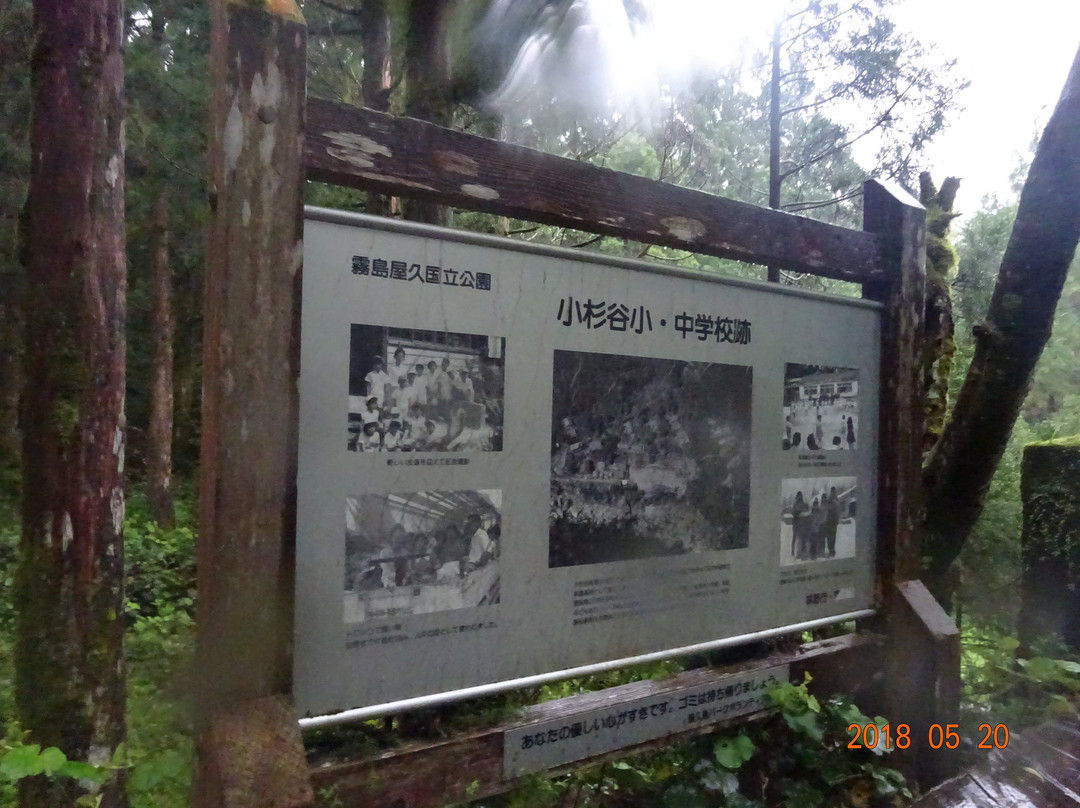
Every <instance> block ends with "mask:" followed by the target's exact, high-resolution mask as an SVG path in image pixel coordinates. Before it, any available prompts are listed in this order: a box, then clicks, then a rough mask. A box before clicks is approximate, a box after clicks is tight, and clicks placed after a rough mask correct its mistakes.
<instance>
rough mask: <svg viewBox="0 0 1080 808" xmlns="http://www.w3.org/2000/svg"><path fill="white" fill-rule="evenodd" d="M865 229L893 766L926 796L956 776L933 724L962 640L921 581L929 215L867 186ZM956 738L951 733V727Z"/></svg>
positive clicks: (953, 683)
mask: <svg viewBox="0 0 1080 808" xmlns="http://www.w3.org/2000/svg"><path fill="white" fill-rule="evenodd" d="M863 205H864V208H863V209H864V220H863V227H864V229H866V230H869V231H871V232H874V233H877V234H878V236H879V237H880V239H881V245H882V250H883V258H884V262H885V266H886V269H887V270H888V277H887V279H886V280H884V281H872V282H870V283H867V284H864V286H863V293H864V296H865V297H867V298H869V299H871V300H878V301H880V302H881V303H883V304H884V306H885V311H884V316H883V317H882V325H881V392H880V402H879V405H878V524H877V531H878V541H877V554H878V556H877V585H878V591H879V593H880V600H881V601H883V602H884V606H885V614H884V616H885V618H886V621H887V626H888V635H889V652H888V656H887V659H886V666H885V710H886V716H887V717H888V718H889V720H890V721H891V722H892V723H893V724H894V725H895V724H901V723H903V724H908V725H909V726H910V728H911V736H910V737H911V745H910V746H909V747H908V749H907V750H906V752H904V751H902V752H900V753H899V755H898V763H899V765H900V767H901V768H902V769H905V770H906V771H907V773H908V774H909V775H913V776H915V777H917V779H918V780H919V781H920V783H921V785H923V786H924V787H928V786H932V785H935V784H937V783H938V782H940V781H941V780H943V779H945V778H946V777H948V776H950V775H951V774H952V773H954V772H955V769H956V765H957V761H956V756H955V755H953V754H951V753H950V751H949V750H948V749H947V748H946V747H945V746H944V744H943V745H942V747H941V748H940V749H932V748H931V747H930V745H929V742H928V738H927V732H928V729H929V727H930V725H931V724H940V725H941V727H942V731H943V732H944V731H945V730H946V728H947V725H948V724H956V723H957V721H958V716H959V710H960V634H959V632H958V631H957V629H956V625H955V623H953V621H952V619H951V618H950V617H949V615H948V614H946V613H945V611H944V610H943V609H942V608H941V606H939V605H938V603H937V602H936V601H935V600H934V598H933V596H932V595H931V594H930V593H929V592H928V591H927V589H926V587H925V586H923V585H922V583H921V582H919V581H918V580H912V579H916V578H918V577H919V571H920V557H921V554H920V546H919V539H920V531H919V523H920V519H921V507H922V503H921V492H922V436H923V414H924V409H923V386H922V371H921V363H920V353H919V348H920V344H921V342H920V338H921V335H922V322H923V310H924V299H925V298H924V295H925V265H926V211H925V210H924V209H923V207H922V205H920V204H919V203H918V202H916V201H915V200H914V199H912V198H911V197H910V196H908V195H907V194H906V193H904V192H903V191H901V190H899V189H891V188H888V187H886V186H884V185H882V184H881V183H879V182H876V181H870V182H868V183H866V185H865V186H864V195H863ZM956 729H958V727H957V728H956Z"/></svg>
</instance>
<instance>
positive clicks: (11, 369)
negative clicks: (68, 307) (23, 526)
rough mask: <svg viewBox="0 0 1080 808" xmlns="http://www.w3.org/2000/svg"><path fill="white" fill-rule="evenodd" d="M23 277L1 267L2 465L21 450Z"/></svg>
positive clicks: (11, 462) (11, 463)
mask: <svg viewBox="0 0 1080 808" xmlns="http://www.w3.org/2000/svg"><path fill="white" fill-rule="evenodd" d="M21 300H22V277H21V275H19V274H16V273H15V271H10V272H9V271H6V270H5V269H4V268H2V267H0V469H4V468H7V467H14V466H15V465H16V464H17V462H18V458H19V454H20V452H21V445H22V438H21V437H20V435H19V398H20V395H21V393H22V386H23V378H22V361H21V358H22V333H23V319H22V303H21Z"/></svg>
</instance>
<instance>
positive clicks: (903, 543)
mask: <svg viewBox="0 0 1080 808" xmlns="http://www.w3.org/2000/svg"><path fill="white" fill-rule="evenodd" d="M863 229H864V230H868V231H870V232H873V233H876V234H878V236H879V238H880V239H881V245H882V250H883V253H884V255H883V259H884V263H885V266H886V269H887V270H888V275H887V277H886V279H885V280H882V281H871V282H869V283H866V284H864V285H863V296H864V297H866V298H868V299H870V300H877V301H879V302H881V303H883V304H884V305H885V312H884V316H883V317H882V319H881V393H880V396H879V404H878V524H877V532H878V542H877V568H878V579H877V581H878V587H879V593H881V595H882V596H883V595H884V593H886V592H888V591H889V589H890V584H892V582H893V581H904V580H908V579H910V578H918V577H919V557H920V556H919V545H918V525H919V518H920V511H919V509H920V507H921V503H920V494H921V489H922V475H921V467H922V434H923V428H922V423H923V403H922V400H923V396H922V371H921V366H920V362H919V346H920V337H921V336H922V321H923V305H924V303H923V301H924V295H925V291H924V289H925V284H926V211H925V210H924V208H923V206H922V205H920V204H919V203H918V202H917V201H915V200H914V199H913V198H911V197H910V196H909V195H908V194H906V193H904V191H902V190H900V189H899V188H889V187H886V186H885V185H883V184H882V183H880V182H877V181H876V180H870V181H869V182H867V183H866V184H865V185H864V186H863Z"/></svg>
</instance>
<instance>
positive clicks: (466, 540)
mask: <svg viewBox="0 0 1080 808" xmlns="http://www.w3.org/2000/svg"><path fill="white" fill-rule="evenodd" d="M501 538H502V491H501V490H498V489H493V490H467V491H416V492H413V493H405V494H361V495H359V496H355V497H348V498H347V499H346V501H345V612H344V616H345V622H346V623H357V622H360V621H363V620H374V619H382V618H388V617H404V616H409V615H415V614H427V613H430V612H446V611H451V610H454V609H469V608H473V607H476V606H490V605H493V604H496V603H498V602H499V544H500V541H501Z"/></svg>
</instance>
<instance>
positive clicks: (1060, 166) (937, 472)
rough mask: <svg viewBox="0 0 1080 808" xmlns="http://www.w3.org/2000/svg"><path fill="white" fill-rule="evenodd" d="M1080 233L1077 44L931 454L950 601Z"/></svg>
mask: <svg viewBox="0 0 1080 808" xmlns="http://www.w3.org/2000/svg"><path fill="white" fill-rule="evenodd" d="M1078 239H1080V52H1078V53H1077V56H1076V58H1075V60H1074V61H1073V65H1072V69H1071V70H1070V71H1069V76H1068V79H1067V80H1066V83H1065V88H1064V90H1062V93H1061V98H1060V99H1059V100H1058V104H1057V107H1056V108H1055V109H1054V113H1053V115H1052V116H1051V117H1050V121H1049V123H1048V124H1047V126H1046V131H1045V132H1043V136H1042V139H1041V140H1040V142H1039V145H1038V148H1037V149H1036V151H1035V157H1034V159H1033V160H1032V164H1031V170H1030V171H1029V173H1028V177H1027V180H1026V181H1025V183H1024V187H1023V190H1022V191H1021V194H1020V205H1019V208H1018V209H1017V214H1016V223H1015V225H1014V226H1013V231H1012V235H1011V236H1010V238H1009V244H1008V247H1007V248H1006V250H1005V255H1004V257H1003V258H1002V261H1001V268H1000V270H999V272H998V278H997V284H996V285H995V287H994V294H993V297H992V298H991V301H990V308H989V311H988V313H987V317H986V321H985V322H984V323H982V324H981V325H979V326H977V327H976V328H975V338H976V345H975V355H974V357H973V359H972V362H971V367H970V368H969V370H968V374H967V377H966V378H965V380H964V385H963V387H962V388H961V390H960V394H959V396H958V398H957V401H956V405H955V406H954V408H953V414H952V417H951V418H950V419H949V422H948V423H947V424H946V425H945V429H944V430H943V432H942V435H941V439H940V440H939V441H938V444H937V446H936V447H935V448H934V450H933V451H932V452H931V454H930V456H929V457H928V459H927V462H926V465H925V468H924V473H923V481H924V486H925V489H926V500H925V501H926V516H925V524H924V528H925V530H924V536H925V544H924V555H925V556H927V557H928V558H929V564H928V567H927V571H926V578H925V580H926V582H927V585H928V587H929V588H930V590H931V591H932V592H933V593H934V595H935V596H937V597H938V599H939V600H940V601H941V602H942V604H943V605H945V606H946V607H948V605H949V604H948V586H947V581H948V577H949V567H950V565H951V564H952V562H953V561H954V560H955V559H956V557H957V555H959V553H960V549H961V547H962V546H963V543H964V540H965V538H966V537H967V534H968V533H969V532H970V530H971V528H972V527H973V526H974V524H975V521H976V519H978V516H979V513H980V512H981V510H982V503H983V499H984V498H985V496H986V491H987V489H988V488H989V486H990V481H991V479H992V478H993V474H994V470H995V468H996V467H997V464H998V461H999V460H1000V459H1001V455H1002V453H1003V452H1004V451H1005V446H1006V444H1007V442H1008V439H1009V433H1010V432H1011V431H1012V426H1013V424H1014V423H1015V421H1016V417H1017V415H1018V413H1019V411H1020V406H1021V404H1022V403H1023V401H1024V397H1025V395H1026V394H1027V391H1028V387H1029V386H1030V384H1031V377H1032V373H1033V371H1034V369H1035V364H1036V362H1038V359H1039V356H1040V354H1041V353H1042V349H1043V346H1044V345H1045V344H1046V341H1047V339H1048V338H1049V336H1050V329H1051V327H1052V325H1053V320H1054V310H1055V308H1056V307H1057V301H1058V298H1059V297H1060V295H1061V288H1062V284H1063V283H1064V282H1065V276H1066V274H1067V273H1068V269H1069V264H1070V263H1071V262H1072V258H1073V254H1074V252H1075V250H1076V244H1077V241H1078Z"/></svg>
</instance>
